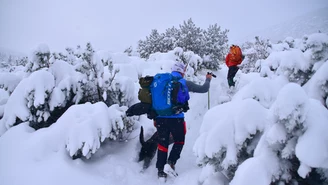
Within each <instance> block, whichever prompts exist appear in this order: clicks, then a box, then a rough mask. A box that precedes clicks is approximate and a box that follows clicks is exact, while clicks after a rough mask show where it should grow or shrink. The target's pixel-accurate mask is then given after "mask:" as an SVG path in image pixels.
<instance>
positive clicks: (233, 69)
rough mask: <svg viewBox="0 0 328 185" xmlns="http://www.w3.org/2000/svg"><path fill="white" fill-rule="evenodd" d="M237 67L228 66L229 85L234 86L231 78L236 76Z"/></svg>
mask: <svg viewBox="0 0 328 185" xmlns="http://www.w3.org/2000/svg"><path fill="white" fill-rule="evenodd" d="M238 70H239V68H238V67H237V66H230V67H229V71H228V77H227V78H228V84H229V87H231V86H235V82H234V81H233V78H234V77H235V76H236V73H237V72H238Z"/></svg>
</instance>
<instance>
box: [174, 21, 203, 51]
mask: <svg viewBox="0 0 328 185" xmlns="http://www.w3.org/2000/svg"><path fill="white" fill-rule="evenodd" d="M179 27H180V39H179V40H178V42H177V46H178V47H181V48H182V49H183V50H184V51H193V52H194V53H196V54H201V53H202V49H203V48H202V45H203V42H204V40H203V30H202V29H201V28H200V27H197V26H196V24H195V23H194V22H193V21H192V19H191V18H190V19H188V20H187V21H183V24H180V25H179ZM201 57H202V56H201Z"/></svg>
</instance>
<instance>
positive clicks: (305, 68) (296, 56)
mask: <svg viewBox="0 0 328 185" xmlns="http://www.w3.org/2000/svg"><path fill="white" fill-rule="evenodd" d="M261 66H262V67H263V68H270V69H271V70H272V71H274V72H275V74H276V75H283V76H286V77H287V78H288V79H289V81H290V82H295V83H298V84H300V85H303V84H305V83H306V82H307V81H308V80H309V78H310V77H311V74H312V72H311V62H310V59H309V58H308V57H306V56H305V55H304V53H303V52H302V51H301V50H299V49H290V50H288V51H277V52H272V53H271V54H270V56H269V57H268V58H267V59H266V60H263V61H261Z"/></svg>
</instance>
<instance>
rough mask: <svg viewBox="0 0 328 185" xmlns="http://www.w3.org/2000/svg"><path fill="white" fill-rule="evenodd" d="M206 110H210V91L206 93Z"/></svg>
mask: <svg viewBox="0 0 328 185" xmlns="http://www.w3.org/2000/svg"><path fill="white" fill-rule="evenodd" d="M207 110H210V90H208V91H207Z"/></svg>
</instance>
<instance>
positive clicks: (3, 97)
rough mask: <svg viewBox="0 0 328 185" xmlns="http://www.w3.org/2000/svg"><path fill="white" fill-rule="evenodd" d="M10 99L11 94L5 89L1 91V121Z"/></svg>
mask: <svg viewBox="0 0 328 185" xmlns="http://www.w3.org/2000/svg"><path fill="white" fill-rule="evenodd" d="M8 98H9V93H8V92H7V91H5V90H3V89H0V119H1V118H2V116H3V112H4V107H5V104H6V103H7V101H8Z"/></svg>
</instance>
